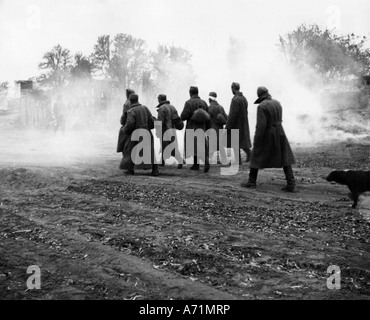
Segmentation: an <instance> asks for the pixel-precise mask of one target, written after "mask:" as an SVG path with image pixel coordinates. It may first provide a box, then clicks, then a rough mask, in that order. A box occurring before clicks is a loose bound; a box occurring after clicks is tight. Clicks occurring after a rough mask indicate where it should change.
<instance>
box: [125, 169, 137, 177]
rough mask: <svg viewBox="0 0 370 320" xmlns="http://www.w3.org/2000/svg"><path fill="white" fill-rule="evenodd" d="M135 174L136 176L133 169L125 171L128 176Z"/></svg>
mask: <svg viewBox="0 0 370 320" xmlns="http://www.w3.org/2000/svg"><path fill="white" fill-rule="evenodd" d="M134 174H135V171H134V170H132V169H130V170H127V171H125V175H126V176H133V175H134Z"/></svg>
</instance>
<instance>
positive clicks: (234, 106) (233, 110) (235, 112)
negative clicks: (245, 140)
mask: <svg viewBox="0 0 370 320" xmlns="http://www.w3.org/2000/svg"><path fill="white" fill-rule="evenodd" d="M238 116H239V104H238V103H237V102H236V101H235V100H234V99H233V100H231V105H230V112H229V116H228V118H227V122H226V129H228V130H230V129H233V128H234V124H235V122H236V120H237V119H238Z"/></svg>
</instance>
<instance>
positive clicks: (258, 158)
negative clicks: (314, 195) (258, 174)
mask: <svg viewBox="0 0 370 320" xmlns="http://www.w3.org/2000/svg"><path fill="white" fill-rule="evenodd" d="M260 100H262V102H261V103H260V104H259V106H258V107H257V124H256V132H255V135H254V141H253V149H252V156H251V164H250V167H251V168H257V169H263V168H281V167H285V166H288V165H292V164H294V163H295V159H294V155H293V152H292V149H291V147H290V144H289V142H288V139H287V137H286V135H285V132H284V128H283V125H282V116H283V109H282V107H281V104H280V102H279V101H277V100H274V99H272V98H271V96H270V95H269V94H268V95H266V97H264V98H262V99H260Z"/></svg>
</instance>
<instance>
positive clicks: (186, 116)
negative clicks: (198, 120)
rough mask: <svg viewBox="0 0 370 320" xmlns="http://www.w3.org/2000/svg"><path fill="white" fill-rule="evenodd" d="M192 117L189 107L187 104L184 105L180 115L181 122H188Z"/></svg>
mask: <svg viewBox="0 0 370 320" xmlns="http://www.w3.org/2000/svg"><path fill="white" fill-rule="evenodd" d="M192 116H193V114H192V112H191V110H190V105H189V104H188V103H185V106H184V110H183V111H182V113H181V120H182V121H186V120H189V119H190V118H191V117H192Z"/></svg>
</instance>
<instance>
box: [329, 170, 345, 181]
mask: <svg viewBox="0 0 370 320" xmlns="http://www.w3.org/2000/svg"><path fill="white" fill-rule="evenodd" d="M345 175H346V171H344V170H334V171H332V172H330V173H329V175H328V176H327V177H326V178H325V179H326V181H329V182H332V181H335V182H338V183H343V182H344V179H345Z"/></svg>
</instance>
